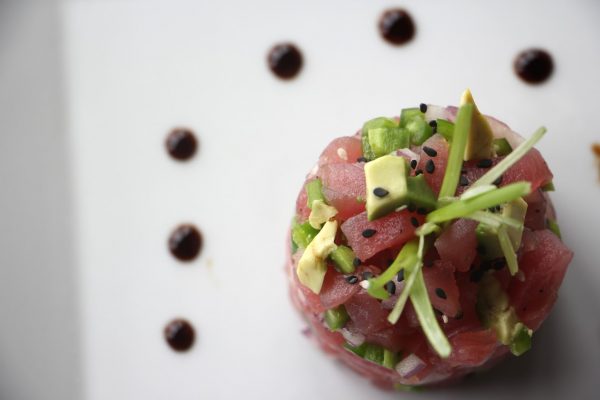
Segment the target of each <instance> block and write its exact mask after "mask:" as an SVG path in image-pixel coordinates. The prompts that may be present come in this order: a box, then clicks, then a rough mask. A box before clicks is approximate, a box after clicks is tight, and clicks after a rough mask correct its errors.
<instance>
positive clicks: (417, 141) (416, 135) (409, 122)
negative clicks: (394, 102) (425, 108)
mask: <svg viewBox="0 0 600 400" xmlns="http://www.w3.org/2000/svg"><path fill="white" fill-rule="evenodd" d="M400 128H404V129H405V130H406V131H407V132H408V133H409V134H410V142H411V143H412V144H414V145H418V146H420V145H422V144H423V143H424V142H425V141H426V140H427V139H429V138H430V137H431V135H433V128H432V127H431V126H429V123H428V122H427V120H425V114H423V113H422V112H421V110H420V109H418V108H405V109H403V110H402V111H401V112H400Z"/></svg>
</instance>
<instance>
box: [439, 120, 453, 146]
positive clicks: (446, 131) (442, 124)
mask: <svg viewBox="0 0 600 400" xmlns="http://www.w3.org/2000/svg"><path fill="white" fill-rule="evenodd" d="M435 122H436V123H437V133H439V134H440V135H442V136H443V137H444V139H446V141H447V142H448V143H450V142H451V141H452V135H453V134H454V124H453V123H452V122H450V121H446V120H445V119H437V120H436V121H435Z"/></svg>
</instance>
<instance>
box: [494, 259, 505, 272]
mask: <svg viewBox="0 0 600 400" xmlns="http://www.w3.org/2000/svg"><path fill="white" fill-rule="evenodd" d="M504 267H506V259H504V258H498V259H496V260H494V261H493V262H492V268H493V269H495V270H496V271H499V270H501V269H502V268H504Z"/></svg>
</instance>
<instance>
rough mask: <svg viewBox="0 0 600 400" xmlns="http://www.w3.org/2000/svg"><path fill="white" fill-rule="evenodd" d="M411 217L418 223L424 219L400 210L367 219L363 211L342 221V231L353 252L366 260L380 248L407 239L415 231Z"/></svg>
mask: <svg viewBox="0 0 600 400" xmlns="http://www.w3.org/2000/svg"><path fill="white" fill-rule="evenodd" d="M411 218H416V219H417V221H418V222H419V224H421V223H423V220H424V217H423V216H421V215H416V214H412V213H410V212H408V210H402V211H399V212H393V213H390V214H388V215H386V216H384V217H381V218H379V219H376V220H375V221H369V220H367V212H366V211H365V212H362V213H360V214H358V215H356V216H354V217H352V218H350V219H348V220H347V221H346V222H344V223H343V224H342V232H344V235H346V238H347V239H348V244H349V245H350V247H352V250H354V254H356V256H357V257H358V258H360V259H361V260H367V259H369V258H371V257H372V256H374V255H375V254H377V253H378V252H380V251H382V250H385V249H388V248H392V247H395V246H399V245H402V244H404V243H406V242H407V241H409V240H410V239H411V238H412V237H413V236H414V232H415V227H414V226H413V225H412V223H411ZM373 231H374V232H373ZM371 234H372V235H371Z"/></svg>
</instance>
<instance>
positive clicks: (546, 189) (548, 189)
mask: <svg viewBox="0 0 600 400" xmlns="http://www.w3.org/2000/svg"><path fill="white" fill-rule="evenodd" d="M542 190H543V191H544V192H554V191H555V190H556V188H555V187H554V182H552V181H550V182H548V183H546V184H545V185H544V186H542Z"/></svg>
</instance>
